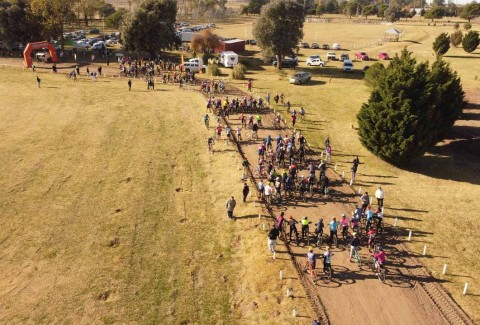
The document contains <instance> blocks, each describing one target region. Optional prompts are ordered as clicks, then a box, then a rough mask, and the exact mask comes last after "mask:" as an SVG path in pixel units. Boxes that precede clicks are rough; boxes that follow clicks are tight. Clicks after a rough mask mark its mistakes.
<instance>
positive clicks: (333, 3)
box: [325, 0, 338, 14]
mask: <svg viewBox="0 0 480 325" xmlns="http://www.w3.org/2000/svg"><path fill="white" fill-rule="evenodd" d="M325 12H326V13H328V14H337V13H338V2H337V0H327V2H326V3H325Z"/></svg>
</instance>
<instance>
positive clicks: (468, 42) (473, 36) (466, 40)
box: [462, 30, 480, 53]
mask: <svg viewBox="0 0 480 325" xmlns="http://www.w3.org/2000/svg"><path fill="white" fill-rule="evenodd" d="M479 43H480V39H479V35H478V32H477V31H474V30H471V31H469V32H468V33H467V34H465V36H464V37H463V40H462V46H463V49H464V51H465V52H467V53H472V52H473V51H475V50H476V49H477V47H478V44H479Z"/></svg>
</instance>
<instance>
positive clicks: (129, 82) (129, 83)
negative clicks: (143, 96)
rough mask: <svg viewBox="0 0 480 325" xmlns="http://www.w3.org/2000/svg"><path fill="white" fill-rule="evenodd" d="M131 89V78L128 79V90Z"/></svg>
mask: <svg viewBox="0 0 480 325" xmlns="http://www.w3.org/2000/svg"><path fill="white" fill-rule="evenodd" d="M130 90H132V80H130V79H128V91H130Z"/></svg>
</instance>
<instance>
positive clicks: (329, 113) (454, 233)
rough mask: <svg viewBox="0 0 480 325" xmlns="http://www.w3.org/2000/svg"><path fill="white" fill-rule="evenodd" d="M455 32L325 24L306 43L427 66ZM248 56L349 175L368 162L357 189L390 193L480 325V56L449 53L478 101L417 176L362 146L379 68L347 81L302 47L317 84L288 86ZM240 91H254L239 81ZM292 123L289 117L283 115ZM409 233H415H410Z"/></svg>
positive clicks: (240, 28)
mask: <svg viewBox="0 0 480 325" xmlns="http://www.w3.org/2000/svg"><path fill="white" fill-rule="evenodd" d="M392 26H395V27H396V28H399V29H401V30H402V31H403V32H404V34H403V36H402V38H401V40H400V42H395V43H386V44H384V45H382V46H376V45H374V44H373V43H375V42H377V41H379V40H381V39H382V37H383V34H384V31H385V30H386V29H388V28H391V27H392ZM251 28H252V21H247V22H245V23H244V24H222V25H220V26H219V28H218V31H217V32H218V33H219V34H221V35H222V36H228V37H240V38H243V37H245V35H246V37H247V38H253V36H252V34H251ZM474 29H477V30H478V29H479V27H478V26H474ZM451 30H452V28H451V27H445V26H436V27H434V26H427V24H424V25H409V24H398V25H391V24H386V25H383V24H382V25H365V24H334V23H332V24H325V23H306V24H305V37H304V39H305V40H306V41H307V42H314V41H317V42H318V43H320V44H323V43H328V44H330V46H331V44H332V43H334V42H339V43H340V44H342V47H343V48H347V50H344V51H337V53H338V54H340V53H343V52H346V53H349V54H350V57H352V56H353V54H354V52H355V50H354V48H355V49H359V50H362V51H366V52H367V53H369V54H370V57H371V58H374V59H375V58H376V56H377V53H379V52H381V51H382V52H383V51H386V52H388V53H389V54H390V55H394V54H395V53H398V52H399V51H400V50H401V49H403V48H404V47H407V48H408V49H409V50H410V51H412V52H413V53H414V55H415V56H416V57H417V58H418V60H430V61H431V60H432V59H433V51H432V49H431V44H432V43H433V41H434V39H435V37H436V36H437V35H438V34H439V33H441V32H444V31H451ZM247 50H248V51H249V54H251V55H253V56H254V57H255V58H256V59H247V58H245V60H246V61H247V62H248V64H249V67H250V74H248V76H247V77H249V78H250V77H251V78H253V79H254V87H255V88H256V92H257V93H258V94H261V95H262V96H264V95H265V94H266V93H267V92H270V93H271V94H272V97H273V96H274V95H275V94H276V93H282V92H283V93H284V94H285V96H286V99H287V100H290V101H291V103H292V105H293V107H294V108H297V110H298V108H299V107H300V106H304V107H305V109H306V112H307V121H305V122H304V123H299V125H298V126H297V128H298V129H300V130H302V132H304V133H305V134H306V136H307V139H309V141H310V143H311V144H313V145H314V146H315V147H317V148H320V147H322V146H323V141H324V139H325V138H326V137H327V136H329V137H330V139H331V140H332V147H333V150H334V162H335V163H338V168H339V171H340V172H342V171H345V172H346V174H347V175H348V174H349V170H350V166H351V163H350V162H351V160H352V159H353V155H359V157H360V161H361V162H362V165H360V167H359V172H358V182H357V183H356V184H355V186H354V187H355V188H356V189H359V187H361V188H362V191H365V190H367V191H369V193H373V192H374V191H375V189H376V187H377V186H382V187H383V188H384V189H385V190H386V193H387V194H386V200H385V202H386V203H385V204H386V214H387V216H388V217H389V218H390V222H393V219H394V218H397V219H398V225H399V226H400V227H402V228H404V229H411V230H413V239H412V242H411V243H409V245H408V246H409V248H410V250H411V252H412V253H414V254H421V253H422V251H423V248H424V245H425V244H426V245H427V251H428V254H427V256H426V257H421V260H422V262H423V263H424V264H425V265H426V266H427V267H428V268H429V270H430V271H431V272H432V274H433V275H434V276H436V277H437V278H440V279H442V280H443V281H444V285H445V286H446V288H447V289H448V290H449V291H450V292H451V294H452V296H453V297H454V298H455V299H456V301H457V302H458V303H459V304H460V305H461V306H462V307H463V308H464V309H465V310H466V311H467V312H468V313H469V314H470V315H471V316H472V317H473V318H474V319H475V321H477V322H479V321H480V299H479V295H480V278H479V276H478V272H477V268H478V258H477V257H478V256H479V254H480V250H479V248H478V245H477V243H476V238H478V232H479V231H480V227H479V226H478V223H477V222H476V211H479V210H480V201H479V200H478V197H479V196H480V186H479V185H480V163H479V161H480V153H479V151H478V148H479V147H480V143H479V136H480V131H479V130H480V119H479V114H480V112H479V105H480V98H479V96H478V93H479V91H480V80H479V79H478V76H479V74H480V70H478V69H477V68H475V67H477V66H478V65H479V62H480V49H477V51H475V52H474V53H471V54H468V53H465V52H464V51H463V49H461V48H458V49H450V51H449V52H448V53H447V54H446V55H445V60H447V61H448V62H450V64H451V66H452V68H453V69H455V70H457V71H458V73H459V76H460V77H461V78H462V83H463V86H464V89H465V91H466V92H467V99H469V100H471V101H473V103H472V104H470V105H469V106H468V107H467V109H466V110H465V114H464V116H463V117H462V118H461V119H460V120H459V121H458V122H457V123H456V125H455V127H454V130H453V132H452V133H451V135H450V136H449V138H448V139H447V140H446V141H445V142H443V143H439V144H437V146H436V147H435V148H433V149H432V150H431V152H429V153H427V154H426V155H425V156H423V157H420V158H418V159H416V160H415V161H414V162H413V163H412V165H411V167H410V168H409V169H398V168H395V167H393V166H391V165H389V164H387V163H385V162H383V161H381V160H380V159H378V158H376V157H375V156H373V155H372V154H371V153H370V152H368V151H367V150H366V149H365V148H363V147H362V146H361V144H360V141H359V140H358V136H357V132H356V130H354V129H352V128H351V125H353V126H355V125H356V119H355V115H356V112H357V111H358V110H359V109H360V107H361V104H362V103H363V102H365V101H366V100H367V99H368V89H367V87H366V86H365V85H364V83H363V81H362V75H361V69H362V68H363V67H364V66H365V65H369V64H372V61H370V62H358V61H357V62H354V66H355V69H356V70H357V71H356V72H355V73H353V74H343V73H341V68H340V67H341V64H340V62H338V61H337V62H329V63H328V64H327V66H326V67H324V68H318V67H312V68H308V67H306V65H305V59H306V57H307V56H309V55H311V54H317V53H318V54H320V55H321V56H322V57H323V58H324V59H325V58H326V52H327V51H324V50H313V49H301V50H300V53H299V57H300V61H301V62H300V67H299V68H298V69H297V70H300V69H301V70H308V71H310V72H311V73H312V74H313V75H314V78H313V80H312V82H311V83H309V84H307V85H302V86H292V85H289V84H288V80H287V77H288V75H289V74H291V72H292V70H290V69H284V70H283V71H281V72H278V71H276V70H275V69H273V68H272V67H270V66H268V65H264V64H261V63H260V59H259V57H260V56H259V53H258V51H259V48H258V47H256V46H247ZM238 84H239V86H240V87H245V85H244V84H243V83H242V82H238ZM281 111H282V113H283V114H285V117H286V118H287V120H288V119H289V117H288V115H287V114H286V112H285V110H284V109H281ZM405 233H406V232H405ZM444 264H447V265H448V273H447V275H442V274H441V272H442V268H443V265H444ZM465 282H469V284H470V295H467V296H463V295H462V290H463V286H464V283H465Z"/></svg>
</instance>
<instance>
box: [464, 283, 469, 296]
mask: <svg viewBox="0 0 480 325" xmlns="http://www.w3.org/2000/svg"><path fill="white" fill-rule="evenodd" d="M467 290H468V282H465V287H463V295H464V296H465V295H466V294H467Z"/></svg>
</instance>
